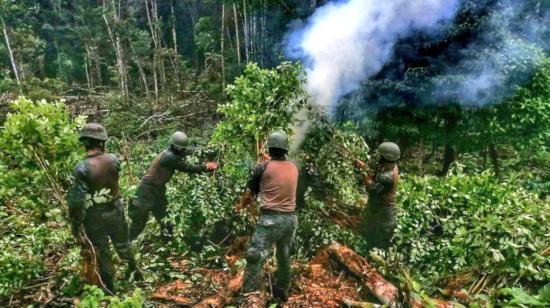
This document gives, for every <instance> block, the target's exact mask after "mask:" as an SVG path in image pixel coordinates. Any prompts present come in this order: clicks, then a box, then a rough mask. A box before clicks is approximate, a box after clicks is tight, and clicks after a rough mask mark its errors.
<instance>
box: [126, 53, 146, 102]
mask: <svg viewBox="0 0 550 308" xmlns="http://www.w3.org/2000/svg"><path fill="white" fill-rule="evenodd" d="M130 49H131V50H132V54H133V57H134V62H135V63H136V65H137V67H138V73H139V77H140V79H141V82H143V89H144V90H145V94H147V95H149V85H148V83H147V75H146V74H145V70H144V69H143V65H142V64H141V61H140V60H139V58H138V55H137V53H136V50H135V49H134V46H132V43H130Z"/></svg>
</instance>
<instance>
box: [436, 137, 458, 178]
mask: <svg viewBox="0 0 550 308" xmlns="http://www.w3.org/2000/svg"><path fill="white" fill-rule="evenodd" d="M455 160H456V151H455V148H454V146H453V145H452V144H449V143H447V144H445V150H444V151H443V166H442V168H441V170H440V171H439V176H446V175H447V173H448V172H449V169H450V168H451V164H452V163H453V162H454V161H455Z"/></svg>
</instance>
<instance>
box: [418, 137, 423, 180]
mask: <svg viewBox="0 0 550 308" xmlns="http://www.w3.org/2000/svg"><path fill="white" fill-rule="evenodd" d="M423 156H424V140H423V139H420V141H419V142H418V173H419V174H420V176H423V175H424V164H423V162H424V158H423Z"/></svg>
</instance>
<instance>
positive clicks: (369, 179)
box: [365, 175, 374, 186]
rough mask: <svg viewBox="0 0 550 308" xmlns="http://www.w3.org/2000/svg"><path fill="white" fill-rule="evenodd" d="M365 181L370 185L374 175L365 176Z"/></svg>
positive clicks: (372, 182)
mask: <svg viewBox="0 0 550 308" xmlns="http://www.w3.org/2000/svg"><path fill="white" fill-rule="evenodd" d="M365 181H366V183H367V185H369V186H370V185H372V184H374V177H373V176H372V175H369V176H367V178H366V179H365Z"/></svg>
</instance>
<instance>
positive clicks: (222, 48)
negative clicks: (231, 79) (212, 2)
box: [220, 3, 225, 101]
mask: <svg viewBox="0 0 550 308" xmlns="http://www.w3.org/2000/svg"><path fill="white" fill-rule="evenodd" d="M221 18H222V20H221V29H220V53H221V66H222V96H223V100H224V101H225V3H222V17H221Z"/></svg>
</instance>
